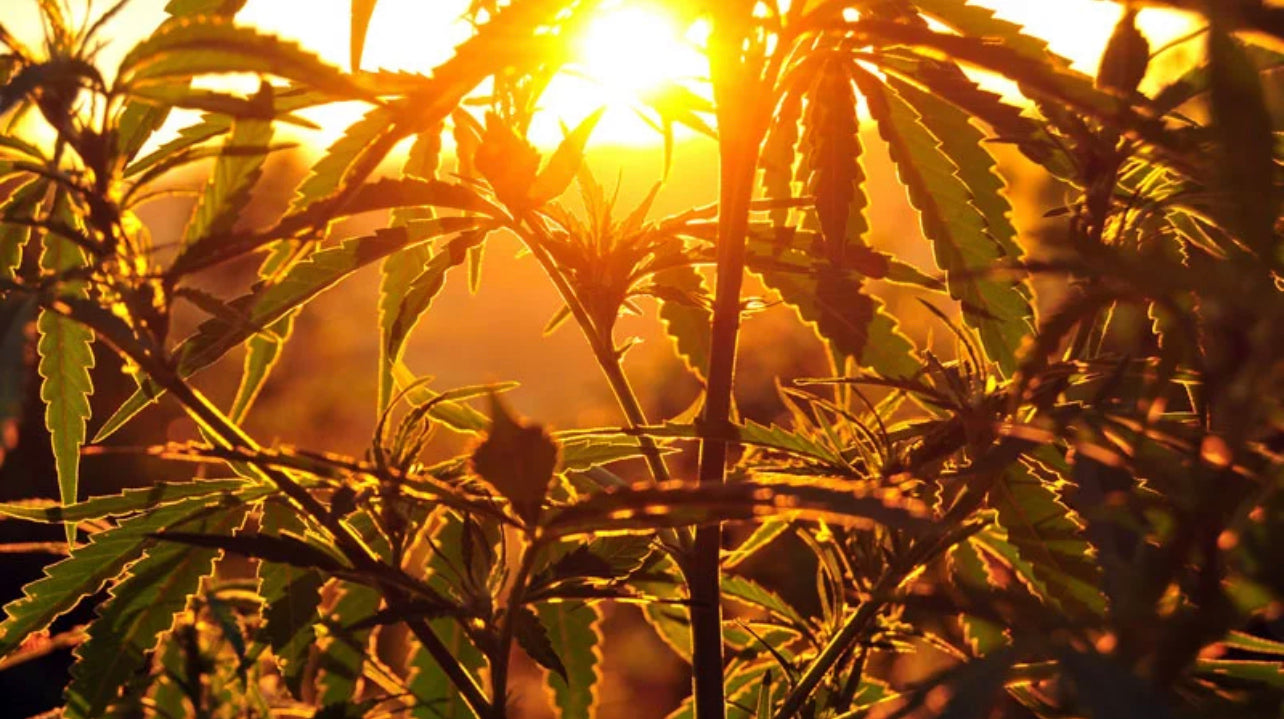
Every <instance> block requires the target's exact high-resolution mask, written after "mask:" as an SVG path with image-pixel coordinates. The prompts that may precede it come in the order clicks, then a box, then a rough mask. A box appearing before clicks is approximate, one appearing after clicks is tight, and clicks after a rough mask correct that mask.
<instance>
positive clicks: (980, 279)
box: [856, 71, 1032, 373]
mask: <svg viewBox="0 0 1284 719" xmlns="http://www.w3.org/2000/svg"><path fill="white" fill-rule="evenodd" d="M856 83H857V85H858V86H859V87H860V88H861V92H862V93H863V94H864V95H865V98H866V101H867V102H868V104H869V108H870V112H871V113H872V114H873V115H874V118H875V120H876V121H877V122H878V129H879V134H881V135H882V136H883V139H884V140H886V141H887V143H888V146H889V149H890V153H891V157H892V161H893V162H894V163H895V164H896V168H897V172H898V174H899V176H900V179H901V182H902V183H903V184H904V185H905V187H906V189H907V190H908V193H909V199H910V202H911V204H913V205H914V207H915V209H917V210H918V212H919V217H920V219H921V221H922V226H923V234H924V235H925V236H926V237H927V238H928V239H929V240H931V242H932V248H933V251H934V253H935V255H936V263H937V265H938V266H939V267H941V268H942V269H944V270H945V271H946V272H947V285H948V287H949V290H950V295H951V296H952V297H954V298H955V299H957V300H959V301H960V302H961V303H962V305H963V319H964V321H965V322H967V324H969V325H970V326H972V327H975V328H976V329H977V330H978V332H979V333H980V336H981V344H982V345H983V346H984V347H985V350H986V352H987V354H988V355H989V357H990V359H991V360H993V361H994V362H996V363H998V364H999V366H1000V367H1002V368H1003V369H1004V371H1005V372H1009V373H1010V372H1013V371H1015V369H1016V356H1017V350H1018V349H1019V348H1020V346H1021V342H1022V340H1023V339H1024V338H1025V336H1026V335H1027V334H1029V333H1030V332H1031V330H1032V328H1031V326H1030V323H1029V320H1030V317H1031V315H1032V311H1031V309H1030V305H1029V302H1028V301H1027V300H1026V297H1025V294H1024V292H1023V291H1022V290H1021V289H1020V285H1019V284H1017V283H1014V282H1012V281H1010V280H1005V279H1002V278H998V277H993V276H989V273H992V272H994V271H995V270H996V269H997V268H996V264H997V261H998V260H999V259H1000V258H1001V257H1002V250H1001V247H1000V246H999V244H998V242H997V241H996V240H995V239H994V238H993V237H992V236H991V235H990V232H989V227H988V226H987V222H986V218H985V216H984V215H982V214H981V212H980V211H979V210H978V209H977V207H976V205H975V204H973V202H972V198H971V193H970V192H969V190H968V187H967V185H965V184H964V183H963V182H962V181H961V180H960V179H959V176H958V168H957V167H956V166H955V164H954V162H953V161H952V160H950V158H949V157H948V156H946V155H945V154H943V153H942V151H941V144H940V141H939V140H937V138H936V137H935V136H933V135H932V133H931V132H929V131H928V129H927V128H926V127H925V126H924V125H923V124H922V118H921V116H920V114H919V113H918V112H917V111H916V110H915V109H914V108H913V107H911V106H910V105H908V104H907V103H906V102H905V101H904V99H902V98H901V97H900V95H899V94H897V93H896V92H895V91H894V90H892V89H890V88H888V87H886V86H884V85H883V84H882V83H881V82H880V81H879V80H878V79H877V78H875V77H874V76H872V75H870V74H869V73H867V72H863V71H862V72H859V73H857V75H856Z"/></svg>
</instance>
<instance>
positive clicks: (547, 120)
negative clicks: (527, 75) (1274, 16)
mask: <svg viewBox="0 0 1284 719" xmlns="http://www.w3.org/2000/svg"><path fill="white" fill-rule="evenodd" d="M165 2H166V0H134V1H133V2H132V3H131V5H130V6H129V8H128V9H127V10H126V12H125V13H124V14H123V15H122V16H121V17H120V18H118V19H117V20H116V21H115V22H114V23H113V24H112V26H111V31H112V32H110V33H108V37H110V38H111V39H112V40H113V41H114V43H113V45H112V46H111V47H109V48H108V50H107V51H106V57H107V58H109V59H111V60H112V61H114V59H115V57H118V56H119V55H121V54H123V52H124V51H125V49H126V48H127V45H128V44H129V43H132V42H134V41H136V40H137V39H138V38H139V37H141V36H142V35H143V34H145V33H146V32H148V31H149V30H150V29H151V28H153V27H155V26H156V24H157V23H158V22H159V21H160V20H161V19H162V18H163V10H164V6H165ZM349 2H350V0H249V2H248V4H247V5H246V7H245V9H244V10H242V11H241V13H240V15H239V18H240V20H241V21H242V22H245V23H248V24H253V25H256V26H258V27H260V28H262V29H263V30H266V31H268V32H272V33H275V34H278V35H280V36H282V37H286V38H290V39H293V40H296V41H298V42H299V43H301V44H303V45H304V46H305V47H308V48H311V49H313V50H314V51H316V52H318V53H320V54H321V55H322V56H323V57H324V58H326V59H327V60H329V61H330V62H332V63H334V64H336V65H339V66H341V67H346V66H347V65H348V56H349V53H348V23H349V20H348V18H349V11H348V7H349ZM983 4H986V5H990V6H992V7H994V8H996V9H997V10H999V12H1000V14H1002V15H1003V16H1004V17H1006V18H1008V19H1010V20H1013V21H1015V22H1018V23H1021V24H1023V25H1025V26H1026V27H1027V28H1028V29H1029V30H1030V32H1032V33H1033V34H1036V35H1039V36H1042V37H1044V38H1048V39H1049V40H1050V42H1051V46H1052V48H1053V49H1054V50H1055V51H1057V52H1059V53H1061V54H1063V55H1066V56H1068V57H1070V58H1071V59H1073V60H1074V62H1075V64H1076V65H1077V67H1079V68H1080V69H1081V70H1083V71H1085V72H1092V71H1093V70H1094V69H1095V66H1096V63H1097V60H1098V58H1099V57H1100V55H1101V52H1102V50H1103V48H1104V46H1105V43H1106V41H1107V39H1108V37H1109V34H1110V30H1111V28H1112V26H1113V24H1114V22H1115V20H1116V19H1117V18H1118V17H1119V13H1120V7H1121V6H1120V5H1118V4H1116V3H1113V2H1105V1H1102V0H988V1H987V2H985V3H983ZM5 5H6V9H5V18H4V21H5V23H6V25H9V26H10V27H11V28H14V29H15V30H16V31H17V33H18V34H19V35H20V36H23V37H26V38H28V39H29V40H31V41H33V42H34V41H35V39H36V38H37V37H38V33H39V31H38V25H37V22H36V14H35V12H36V11H35V7H36V3H35V2H34V0H33V1H32V2H26V1H24V0H8V1H7V2H6V3H5ZM105 5H106V3H104V2H102V1H101V0H100V1H99V2H97V3H91V7H93V8H95V10H97V11H101V10H102V8H103V7H104V6H105ZM467 5H468V0H380V2H379V4H378V6H377V10H376V12H375V15H374V17H373V19H372V21H371V25H370V31H369V36H368V41H367V44H366V51H365V59H364V62H363V67H365V68H366V69H374V68H385V69H390V70H409V71H417V72H428V71H430V70H431V69H432V68H433V67H434V66H435V65H437V64H438V63H440V62H442V61H443V60H445V59H447V58H448V57H449V56H450V54H451V52H452V50H453V48H454V46H455V45H457V44H458V43H459V42H461V41H462V40H464V39H465V38H467V37H468V34H469V32H470V28H469V26H468V25H467V23H465V22H463V21H462V20H461V19H460V15H461V13H462V12H463V11H464V9H465V8H466V7H467ZM72 7H73V8H75V9H78V10H79V9H82V8H83V7H85V3H84V2H79V3H77V2H73V3H72ZM607 7H608V8H610V9H609V10H608V11H607V13H606V14H604V15H603V17H602V18H601V19H600V20H599V21H598V22H596V23H595V24H594V26H593V28H594V30H593V32H591V33H589V35H588V38H587V39H586V41H585V42H583V43H581V47H579V48H578V49H577V54H578V55H579V59H580V61H581V63H583V64H584V65H585V66H586V68H585V69H586V70H587V72H588V74H589V75H590V76H591V77H590V78H588V79H583V78H576V77H569V76H568V77H563V78H561V79H559V80H558V81H556V82H555V83H554V85H553V86H552V87H551V88H550V90H549V93H548V95H547V96H546V98H545V102H544V108H545V109H546V110H547V112H546V113H545V114H544V117H542V118H539V120H538V121H537V123H536V126H535V127H534V128H533V129H532V134H533V137H534V139H535V140H536V141H537V142H540V143H541V144H551V143H553V142H556V140H557V138H559V137H560V131H559V129H558V128H559V121H563V122H567V123H569V124H573V123H575V122H577V121H578V120H579V119H580V118H582V117H583V116H585V115H587V114H588V113H590V112H592V111H593V110H595V109H596V108H597V107H598V106H600V105H601V104H603V103H605V104H607V105H608V108H609V109H608V112H607V115H606V117H605V119H604V121H603V123H602V124H601V125H600V126H599V130H598V132H597V134H596V136H595V141H596V142H597V143H599V144H616V145H619V144H628V145H635V146H637V145H643V146H646V145H655V144H658V143H659V138H658V136H657V135H656V134H655V133H654V132H653V131H651V130H650V129H649V128H648V127H647V126H646V125H645V124H644V123H643V122H642V121H641V120H639V119H637V118H636V117H635V116H634V115H633V113H632V112H631V111H630V110H629V109H628V100H629V98H630V96H632V95H634V94H635V93H636V92H638V91H641V90H645V89H646V87H647V86H648V85H651V84H653V83H656V82H659V81H662V80H663V79H665V78H666V77H672V76H678V77H690V76H698V75H702V74H703V73H704V72H705V68H704V66H703V63H702V62H701V59H700V56H699V54H698V52H697V51H696V50H695V49H694V47H693V46H692V42H691V41H692V39H695V40H696V41H697V42H698V41H699V34H700V33H699V28H696V29H695V30H694V31H692V30H691V29H689V28H679V27H677V26H676V25H675V24H674V23H672V22H668V21H667V19H666V18H663V17H660V16H657V15H656V14H655V13H654V12H651V11H647V10H644V9H639V7H638V3H630V2H629V1H628V0H618V1H617V2H614V3H608V4H607ZM1141 25H1142V28H1143V30H1144V31H1145V32H1146V33H1147V34H1148V35H1149V37H1150V39H1151V42H1152V47H1158V46H1159V45H1160V44H1162V43H1164V42H1166V41H1168V40H1170V39H1172V38H1175V37H1178V36H1180V35H1182V34H1183V33H1185V32H1187V31H1188V30H1189V29H1190V28H1191V21H1190V18H1188V17H1184V16H1181V15H1177V14H1174V13H1170V12H1166V11H1161V10H1146V11H1143V12H1142V14H1141ZM640 53H644V54H645V55H646V57H645V59H641V60H639V59H638V57H637V56H638V55H639V54H640ZM242 80H243V81H242V82H240V83H239V85H240V86H242V87H249V88H252V87H253V86H254V84H255V83H254V81H253V80H252V79H251V78H244V79H242ZM215 82H217V83H222V84H223V86H224V87H227V84H226V83H227V80H220V81H215ZM237 84H238V83H236V82H233V86H236V85H237ZM359 113H360V108H357V107H349V108H343V107H335V108H327V109H324V110H321V111H319V112H315V113H313V114H312V115H311V117H312V118H313V119H314V120H316V121H317V122H318V123H319V124H321V125H323V126H324V128H325V129H324V130H323V131H321V132H320V133H315V135H314V136H313V137H310V138H305V142H307V143H308V144H311V145H324V144H326V143H328V141H329V140H330V139H332V138H333V137H334V136H335V135H337V134H338V133H339V132H340V131H341V130H342V128H343V127H344V126H345V125H346V124H348V123H349V122H351V121H352V120H355V119H356V118H357V117H358V116H359Z"/></svg>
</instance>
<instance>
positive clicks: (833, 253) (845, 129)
mask: <svg viewBox="0 0 1284 719" xmlns="http://www.w3.org/2000/svg"><path fill="white" fill-rule="evenodd" d="M848 67H849V63H848V62H847V61H845V60H844V59H842V58H841V57H840V56H838V55H832V56H830V57H828V58H826V59H823V60H821V61H820V62H819V67H818V68H816V71H815V73H814V79H812V82H811V85H810V87H809V88H808V90H807V92H806V95H805V96H806V99H807V109H806V112H804V114H803V116H802V122H803V135H802V156H803V163H802V165H801V166H800V167H799V169H798V173H799V179H802V180H805V181H806V183H807V191H808V194H811V195H813V196H814V197H815V198H816V200H815V211H816V219H817V221H818V223H817V224H818V225H819V228H818V229H819V230H820V237H821V238H822V239H823V242H822V243H821V244H822V247H823V252H822V253H820V254H821V256H823V257H824V258H826V259H828V260H829V261H830V262H831V263H833V264H834V265H836V266H838V267H846V266H847V264H846V257H847V250H848V247H849V246H851V247H853V248H863V247H866V241H865V235H866V234H867V233H868V232H869V222H868V220H866V218H865V208H866V206H867V205H868V204H869V203H868V199H867V197H866V195H865V187H864V185H865V171H864V169H863V168H862V167H861V164H860V155H861V150H862V146H861V142H860V135H859V129H860V121H859V119H858V118H857V117H856V93H855V92H854V90H853V88H852V78H851V75H850V73H849V70H848ZM813 226H814V225H813ZM849 354H850V353H849Z"/></svg>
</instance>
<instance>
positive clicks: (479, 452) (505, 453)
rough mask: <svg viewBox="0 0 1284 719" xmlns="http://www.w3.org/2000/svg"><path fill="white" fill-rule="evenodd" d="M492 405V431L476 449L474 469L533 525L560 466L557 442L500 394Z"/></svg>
mask: <svg viewBox="0 0 1284 719" xmlns="http://www.w3.org/2000/svg"><path fill="white" fill-rule="evenodd" d="M490 407H491V412H490V416H491V425H490V431H489V432H488V433H487V434H486V440H485V441H484V442H482V443H481V444H480V445H478V446H477V449H475V450H473V457H472V464H473V469H474V470H476V472H477V474H479V475H481V477H482V479H485V480H486V481H487V482H489V483H490V484H491V486H493V487H494V488H495V489H496V490H498V491H499V493H500V494H502V495H503V496H504V497H505V498H507V499H508V501H509V502H510V503H512V507H513V512H514V513H515V514H516V515H517V516H518V517H520V518H521V519H522V521H523V522H525V523H526V524H527V525H528V526H533V525H534V524H535V521H536V520H537V519H538V518H539V515H540V505H542V504H543V502H544V496H545V495H546V494H547V493H548V489H549V484H550V483H551V482H552V480H553V471H554V470H555V469H556V468H557V444H556V443H555V442H554V441H553V440H552V438H550V437H549V436H548V433H547V432H545V431H544V428H543V427H540V426H539V425H530V424H525V423H523V422H521V421H519V420H518V419H517V418H516V417H514V416H513V415H512V414H511V413H510V412H509V411H508V408H507V407H505V406H504V404H503V403H502V402H500V400H499V398H498V397H497V396H496V395H493V394H492V395H491V402H490Z"/></svg>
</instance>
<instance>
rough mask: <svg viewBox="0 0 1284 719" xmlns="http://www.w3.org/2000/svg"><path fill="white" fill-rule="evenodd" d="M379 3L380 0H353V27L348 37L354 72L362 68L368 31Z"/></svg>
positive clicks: (350, 58)
mask: <svg viewBox="0 0 1284 719" xmlns="http://www.w3.org/2000/svg"><path fill="white" fill-rule="evenodd" d="M377 4H378V0H352V28H351V31H350V33H349V37H348V47H349V48H350V53H351V54H350V57H349V60H350V62H351V63H352V65H351V67H352V72H356V71H358V70H360V69H361V56H362V54H364V52H365V48H366V32H367V31H368V30H369V29H370V18H371V16H373V15H374V11H375V5H377Z"/></svg>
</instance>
